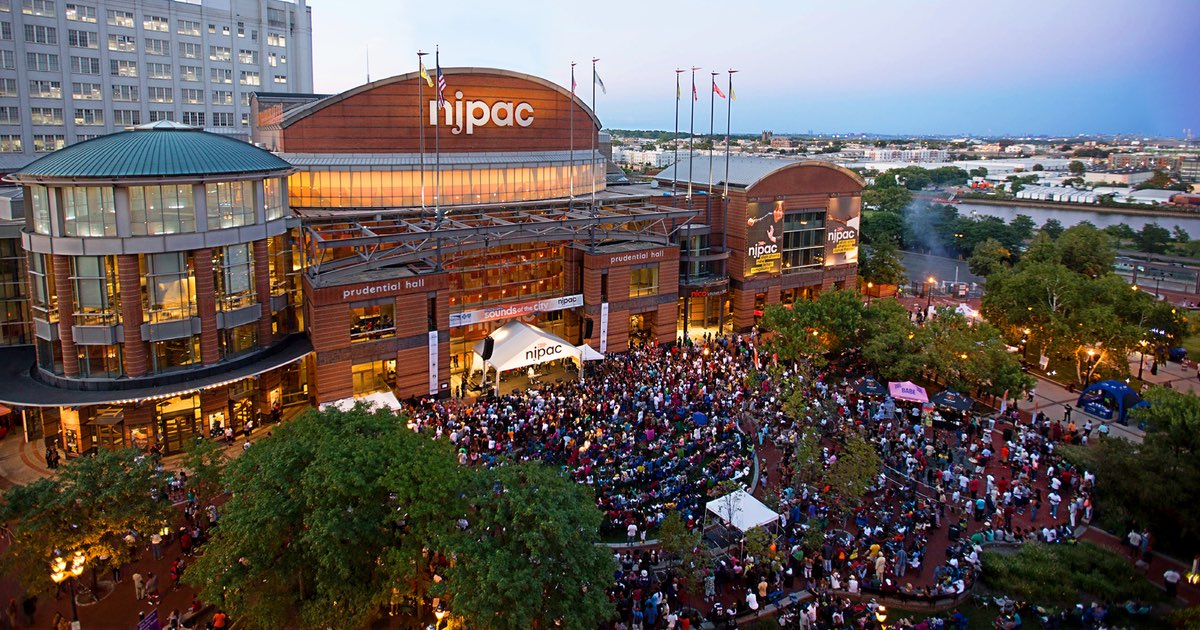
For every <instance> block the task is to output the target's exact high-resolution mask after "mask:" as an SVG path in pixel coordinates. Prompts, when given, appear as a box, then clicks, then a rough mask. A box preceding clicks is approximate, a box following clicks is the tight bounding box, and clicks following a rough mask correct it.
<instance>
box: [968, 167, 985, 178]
mask: <svg viewBox="0 0 1200 630" xmlns="http://www.w3.org/2000/svg"><path fill="white" fill-rule="evenodd" d="M970 175H971V177H987V175H988V170H987V169H986V168H984V167H982V166H980V167H978V168H973V169H971V171H970Z"/></svg>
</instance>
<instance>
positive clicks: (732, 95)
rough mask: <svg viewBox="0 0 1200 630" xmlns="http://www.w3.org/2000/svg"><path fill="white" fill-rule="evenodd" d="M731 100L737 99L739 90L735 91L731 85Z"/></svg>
mask: <svg viewBox="0 0 1200 630" xmlns="http://www.w3.org/2000/svg"><path fill="white" fill-rule="evenodd" d="M729 100H731V101H736V100H737V92H736V91H734V89H733V86H729Z"/></svg>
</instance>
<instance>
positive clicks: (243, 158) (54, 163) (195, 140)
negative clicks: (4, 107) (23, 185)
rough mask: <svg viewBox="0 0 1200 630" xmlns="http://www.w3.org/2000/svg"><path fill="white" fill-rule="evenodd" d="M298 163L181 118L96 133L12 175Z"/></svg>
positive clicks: (225, 169) (171, 173)
mask: <svg viewBox="0 0 1200 630" xmlns="http://www.w3.org/2000/svg"><path fill="white" fill-rule="evenodd" d="M291 168H292V166H291V165H290V164H288V163H287V162H285V161H284V160H282V159H280V158H279V157H277V156H275V155H273V154H272V153H270V152H269V151H264V150H262V149H260V148H258V147H256V146H254V145H252V144H249V143H247V142H242V141H241V140H237V139H234V138H230V137H228V136H224V135H221V134H216V133H208V132H205V131H201V130H199V129H196V128H194V127H187V126H185V125H180V124H177V123H169V122H157V123H151V124H148V125H142V126H141V127H134V128H133V129H132V130H128V131H121V132H118V133H114V134H109V135H106V136H100V137H97V138H92V139H91V140H85V141H83V142H80V143H77V144H73V145H71V146H69V147H66V148H65V149H60V150H58V151H55V152H54V153H51V154H50V155H47V156H46V157H43V158H41V159H38V160H35V161H33V162H31V163H30V164H28V165H27V166H25V168H22V169H21V170H19V171H17V172H16V173H13V174H12V175H10V176H9V177H10V178H12V180H14V181H21V180H23V179H26V178H30V179H33V178H76V177H85V178H118V177H184V176H204V175H232V174H240V173H256V172H263V171H283V170H289V169H291Z"/></svg>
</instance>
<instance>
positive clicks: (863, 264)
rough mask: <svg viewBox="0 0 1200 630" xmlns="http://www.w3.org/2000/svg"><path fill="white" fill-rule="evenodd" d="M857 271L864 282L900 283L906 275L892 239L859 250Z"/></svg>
mask: <svg viewBox="0 0 1200 630" xmlns="http://www.w3.org/2000/svg"><path fill="white" fill-rule="evenodd" d="M858 273H859V275H860V276H862V278H863V280H864V281H866V282H873V283H875V284H895V285H898V284H901V283H903V282H904V279H905V278H907V277H908V273H907V271H905V269H904V263H903V261H901V260H900V252H899V251H898V250H897V249H896V245H895V243H894V242H892V241H887V240H885V241H882V242H880V243H877V244H875V245H872V246H871V247H869V248H867V247H864V248H862V249H861V251H860V259H859V261H858Z"/></svg>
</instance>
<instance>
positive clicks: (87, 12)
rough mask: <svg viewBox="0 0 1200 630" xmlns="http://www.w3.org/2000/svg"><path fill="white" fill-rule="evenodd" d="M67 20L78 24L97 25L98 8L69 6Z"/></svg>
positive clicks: (80, 5) (79, 5) (78, 5)
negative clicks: (88, 23) (89, 23)
mask: <svg viewBox="0 0 1200 630" xmlns="http://www.w3.org/2000/svg"><path fill="white" fill-rule="evenodd" d="M67 19H68V20H74V21H76V22H91V23H92V24H95V23H96V7H89V6H87V5H83V4H70V3H68V4H67Z"/></svg>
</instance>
